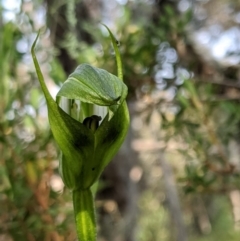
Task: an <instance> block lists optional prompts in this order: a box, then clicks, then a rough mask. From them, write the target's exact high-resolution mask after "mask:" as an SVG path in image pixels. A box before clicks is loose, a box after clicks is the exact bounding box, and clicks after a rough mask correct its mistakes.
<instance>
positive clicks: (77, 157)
mask: <svg viewBox="0 0 240 241" xmlns="http://www.w3.org/2000/svg"><path fill="white" fill-rule="evenodd" d="M107 29H108V28H107ZM108 31H109V34H110V37H111V40H112V43H113V46H114V50H115V53H116V59H117V66H118V77H117V76H115V75H113V74H111V73H109V72H107V71H106V70H103V69H100V68H96V67H93V66H91V65H89V64H81V65H79V66H78V67H77V68H76V70H75V71H74V72H73V73H72V74H70V76H69V77H68V79H67V80H66V81H65V82H64V84H63V86H62V87H61V89H60V91H59V92H58V94H57V101H55V100H54V99H53V98H52V97H51V95H50V93H49V90H48V89H47V87H46V84H45V82H44V78H43V75H42V72H41V69H40V66H39V64H38V61H37V58H36V55H35V52H34V48H35V45H36V42H37V39H38V36H37V38H36V39H35V41H34V43H33V45H32V49H31V53H32V57H33V61H34V65H35V68H36V72H37V75H38V79H39V82H40V85H41V88H42V90H43V93H44V96H45V98H46V102H47V107H48V117H49V123H50V127H51V130H52V133H53V136H54V139H55V140H56V143H57V144H58V146H59V148H60V149H61V152H62V157H61V160H60V165H59V166H60V173H61V176H62V179H63V182H64V184H65V185H66V186H67V187H68V188H69V189H71V190H72V191H73V203H74V209H75V216H76V222H77V230H78V237H79V239H81V240H88V241H92V240H95V218H94V209H93V208H92V207H91V205H92V203H93V200H91V197H92V195H91V191H90V188H91V186H92V185H93V184H94V183H95V182H96V181H97V179H98V178H99V176H100V175H101V173H102V171H103V170H104V168H105V167H106V165H107V164H108V163H109V162H110V161H111V159H112V158H113V156H114V155H115V154H116V152H117V151H118V149H119V148H120V146H121V144H122V142H123V141H124V138H125V136H126V134H127V131H128V127H129V113H128V108H127V104H126V96H127V86H126V85H125V84H124V83H123V81H122V70H121V68H122V67H121V60H120V55H119V51H118V48H117V45H116V40H115V38H114V37H113V35H112V33H111V31H110V30H109V29H108ZM61 98H67V99H69V100H75V101H79V103H80V109H81V108H82V109H81V111H82V112H81V113H82V115H81V118H80V119H79V121H78V120H76V119H74V118H73V117H72V116H70V115H69V114H67V113H66V112H65V111H64V110H63V109H62V108H61V107H60V105H59V103H60V100H61ZM94 105H98V106H101V107H105V108H106V109H107V115H106V116H105V117H103V119H102V118H101V117H99V116H98V115H95V114H94V113H90V112H89V111H87V110H89V108H90V107H91V108H92V107H93V106H94ZM100 121H101V123H100ZM89 205H90V206H89ZM83 210H84V213H85V216H84V217H82V216H81V215H83V214H82V213H83V212H82V211H83ZM79 215H80V216H79ZM83 220H85V221H83Z"/></svg>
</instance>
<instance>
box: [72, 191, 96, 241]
mask: <svg viewBox="0 0 240 241" xmlns="http://www.w3.org/2000/svg"><path fill="white" fill-rule="evenodd" d="M73 208H74V214H75V221H76V226H77V236H78V239H79V241H96V218H95V209H94V201H93V195H92V192H91V190H90V189H83V190H74V191H73Z"/></svg>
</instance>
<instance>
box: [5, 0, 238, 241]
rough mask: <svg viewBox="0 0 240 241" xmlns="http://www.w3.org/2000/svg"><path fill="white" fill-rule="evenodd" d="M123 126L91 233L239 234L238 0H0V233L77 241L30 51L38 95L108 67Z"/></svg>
mask: <svg viewBox="0 0 240 241" xmlns="http://www.w3.org/2000/svg"><path fill="white" fill-rule="evenodd" d="M100 22H103V23H105V24H107V25H108V26H109V28H110V29H111V30H112V31H113V33H114V34H115V36H116V37H117V39H118V40H119V41H120V50H121V54H122V60H123V66H124V80H125V82H126V83H127V85H128V87H129V96H128V105H129V109H130V114H131V128H130V130H129V135H128V138H127V140H126V142H125V144H124V145H123V147H122V149H121V150H120V152H119V154H118V155H117V156H116V158H115V159H114V160H113V162H112V163H111V164H110V165H109V166H108V167H107V169H106V171H105V172H104V174H103V176H102V179H101V182H100V185H99V190H98V194H97V200H96V206H97V213H98V229H99V237H98V240H102V241H104V240H107V241H108V240H109V241H125V240H126V241H134V240H139V241H157V240H161V241H175V240H176V241H186V240H189V241H213V240H219V241H225V240H230V241H234V240H239V238H240V190H239V189H240V148H239V145H240V143H239V142H240V139H239V130H240V105H239V100H240V45H239V40H240V31H239V23H240V3H239V2H238V1H235V0H220V1H219V0H204V1H203V0H202V1H200V0H199V1H191V0H179V1H177V0H176V1H173V0H172V1H171V0H162V1H158V0H156V1H153V0H131V1H130V0H116V1H106V0H91V1H86V0H81V1H80V0H79V1H77V0H70V1H62V0H61V1H50V0H44V1H40V0H36V1H27V0H22V1H20V0H11V1H9V0H8V1H7V0H1V1H0V73H1V79H0V96H1V98H0V207H1V208H0V240H1V241H2V240H4V241H12V240H19V241H21V240H22V241H25V240H27V241H37V240H39V241H40V240H41V241H42V240H44V241H62V240H69V241H70V240H76V233H75V227H74V220H73V211H72V205H71V194H70V192H69V191H68V190H66V189H65V188H64V185H63V183H62V181H61V178H60V177H59V174H58V158H59V150H58V149H57V147H56V145H55V142H54V140H53V137H52V134H51V131H50V129H49V124H48V120H47V112H46V103H45V100H44V98H43V95H42V92H41V90H40V87H39V84H38V81H37V79H36V75H35V71H34V68H33V63H32V60H31V56H30V52H29V50H30V47H31V44H32V42H33V39H34V38H35V36H36V32H37V31H38V30H39V29H42V34H41V38H40V41H39V42H38V46H37V56H38V58H39V61H40V63H41V68H42V70H43V72H44V76H45V80H46V82H47V85H48V86H49V89H50V90H51V93H52V94H53V95H55V94H56V92H57V90H58V89H59V88H60V86H61V84H62V83H63V81H64V80H65V79H66V76H67V75H68V74H70V73H71V72H72V71H73V70H74V69H75V68H76V66H77V65H78V64H81V63H84V62H87V63H90V64H92V65H94V66H97V67H100V68H105V69H107V70H108V71H110V72H111V73H116V66H115V59H114V56H113V50H112V47H111V45H110V40H109V37H108V35H107V32H106V30H105V29H104V28H103V26H101V25H100V24H99V23H100Z"/></svg>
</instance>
